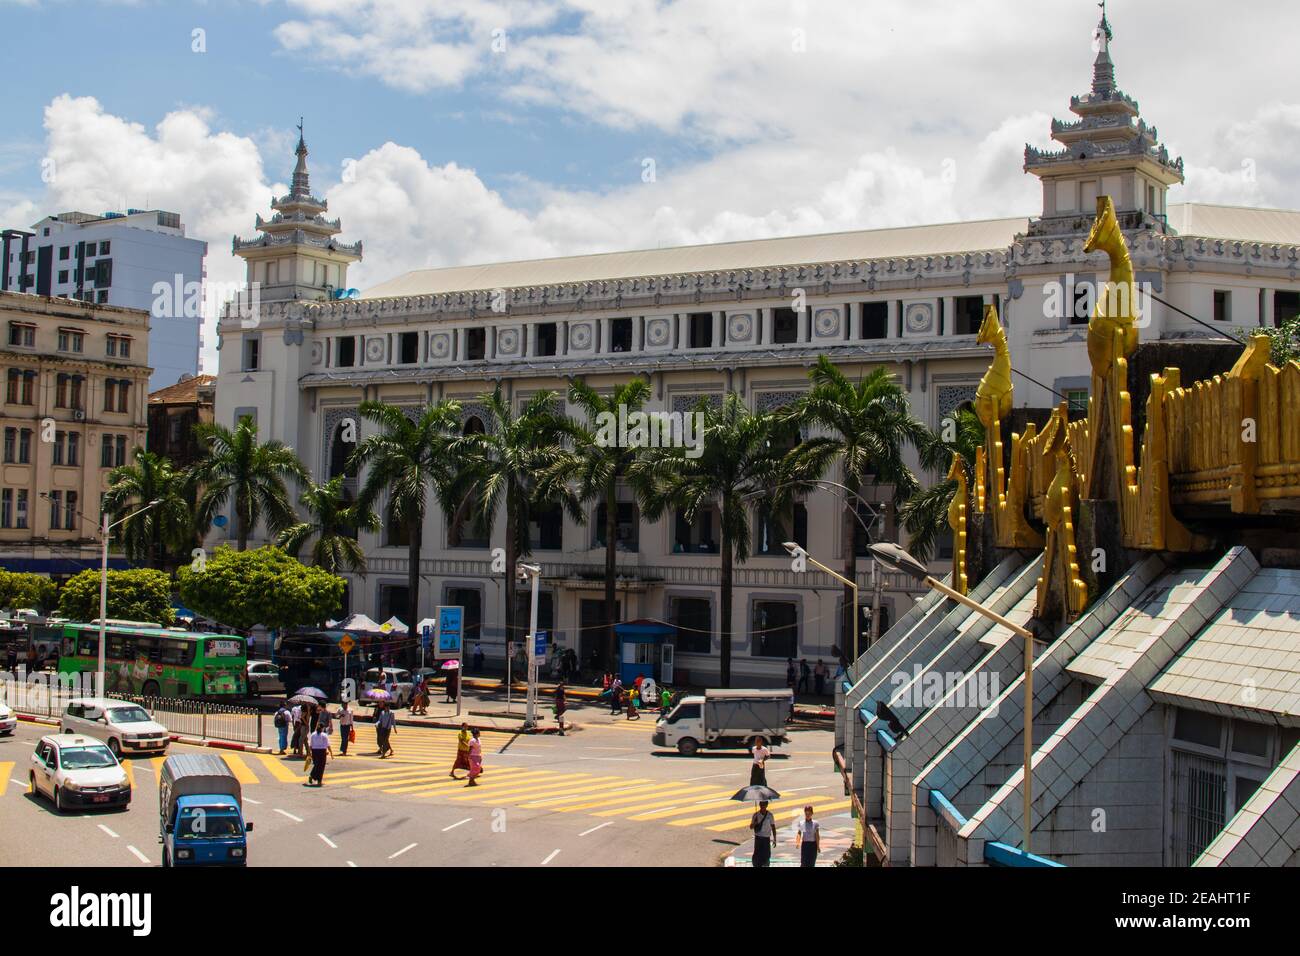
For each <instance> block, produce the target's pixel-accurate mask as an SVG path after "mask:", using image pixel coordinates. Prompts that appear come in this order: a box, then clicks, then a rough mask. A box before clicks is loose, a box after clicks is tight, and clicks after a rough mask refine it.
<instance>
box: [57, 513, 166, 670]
mask: <svg viewBox="0 0 1300 956" xmlns="http://www.w3.org/2000/svg"><path fill="white" fill-rule="evenodd" d="M41 497H42V498H44V499H45V500H46V501H49V500H50V496H49V493H48V492H44V491H42V492H41ZM160 504H162V499H161V498H155V499H154V500H153V501H151V502H149V503H148V504H147V505H145V506H144V507H143V508H137V509H136V510H135V511H132V512H131V513H130V514H129V515H126V516H125V517H123V518H118V519H117V520H116V521H114V522H112V523H111V524H110V523H109V520H108V513H107V512H105V513H104V514H103V515H102V516H101V521H100V528H99V536H100V561H99V671H98V674H97V675H96V678H97V680H98V682H99V686H98V688H97V689H96V695H97V696H99V695H102V694H103V693H104V686H105V681H104V671H105V669H106V663H105V657H106V654H105V652H106V651H107V647H106V641H105V637H104V629H105V623H104V622H105V619H106V618H107V617H108V536H109V532H111V531H112V530H113V529H114V528H116V527H117V526H118V525H120V524H121V523H122V522H124V521H130V520H131V519H132V518H134V517H135V516H136V515H142V514H144V513H145V512H146V511H148V510H149V509H150V508H152V507H154V506H155V505H160ZM77 514H78V515H79V516H80V517H81V519H82V520H83V521H89V520H90V519H89V518H87V517H86V516H85V515H84V514H82V513H81V512H80V511H78V512H77Z"/></svg>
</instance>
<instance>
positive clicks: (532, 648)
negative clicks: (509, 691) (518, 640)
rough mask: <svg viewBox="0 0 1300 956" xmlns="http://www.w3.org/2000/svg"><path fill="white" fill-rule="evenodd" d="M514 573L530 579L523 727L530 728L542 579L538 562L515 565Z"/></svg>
mask: <svg viewBox="0 0 1300 956" xmlns="http://www.w3.org/2000/svg"><path fill="white" fill-rule="evenodd" d="M515 574H516V575H518V578H519V582H520V583H521V584H523V583H525V582H527V581H529V580H531V581H532V585H533V587H532V592H533V598H532V607H531V609H530V610H529V614H528V638H527V640H528V697H527V702H526V703H525V705H524V729H526V730H531V729H532V728H533V727H535V726H536V725H537V588H538V585H539V584H541V580H542V566H541V565H540V564H524V563H523V562H522V561H520V562H519V563H518V564H517V565H515Z"/></svg>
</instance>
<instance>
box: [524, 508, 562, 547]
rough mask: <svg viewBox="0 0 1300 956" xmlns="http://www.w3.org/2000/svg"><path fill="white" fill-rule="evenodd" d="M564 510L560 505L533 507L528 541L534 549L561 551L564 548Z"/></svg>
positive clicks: (530, 514)
mask: <svg viewBox="0 0 1300 956" xmlns="http://www.w3.org/2000/svg"><path fill="white" fill-rule="evenodd" d="M563 532H564V511H563V509H562V508H561V507H560V506H559V505H548V506H546V507H542V508H533V509H531V511H530V513H529V515H528V541H529V544H530V545H531V546H532V548H533V550H534V551H559V550H561V549H562V548H563V546H564V545H563Z"/></svg>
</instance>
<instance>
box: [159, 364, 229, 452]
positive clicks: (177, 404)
mask: <svg viewBox="0 0 1300 956" xmlns="http://www.w3.org/2000/svg"><path fill="white" fill-rule="evenodd" d="M216 381H217V377H216V376H215V375H191V376H187V377H185V378H182V379H181V380H180V381H179V382H177V383H176V384H175V385H168V386H167V387H166V388H160V389H158V391H156V392H150V393H149V446H148V447H149V450H150V451H151V452H154V453H155V454H158V455H162V456H164V457H165V458H170V459H171V460H172V461H173V462H175V463H176V464H177V465H179V466H181V467H186V466H189V465H192V464H193V463H194V462H195V461H197V460H198V459H199V456H200V454H201V449H200V448H199V442H198V438H197V437H196V435H195V433H194V427H195V426H196V425H201V424H206V423H209V422H211V421H212V412H213V406H214V404H215V402H216V397H217V387H216Z"/></svg>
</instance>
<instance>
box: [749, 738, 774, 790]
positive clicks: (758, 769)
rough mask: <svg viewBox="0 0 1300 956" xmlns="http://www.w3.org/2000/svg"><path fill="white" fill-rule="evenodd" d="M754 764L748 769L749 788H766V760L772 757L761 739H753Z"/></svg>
mask: <svg viewBox="0 0 1300 956" xmlns="http://www.w3.org/2000/svg"><path fill="white" fill-rule="evenodd" d="M752 752H753V754H754V763H753V765H752V766H751V767H750V768H749V785H750V786H751V787H766V786H767V758H768V757H770V756H772V751H771V749H770V748H769V747H768V746H767V741H766V740H764V739H763V738H762V737H755V738H754V749H753V751H752Z"/></svg>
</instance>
